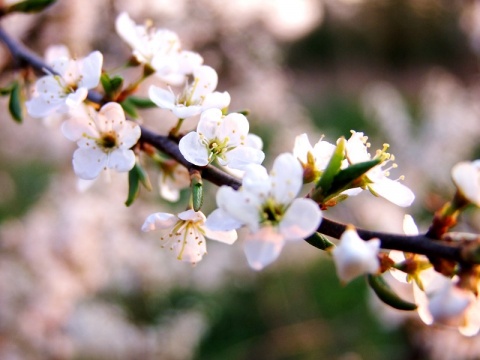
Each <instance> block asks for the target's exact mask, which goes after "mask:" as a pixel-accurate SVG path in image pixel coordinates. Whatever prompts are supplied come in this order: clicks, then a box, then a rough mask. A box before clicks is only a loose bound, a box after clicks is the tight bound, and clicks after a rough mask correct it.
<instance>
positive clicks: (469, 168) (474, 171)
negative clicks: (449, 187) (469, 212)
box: [452, 160, 480, 206]
mask: <svg viewBox="0 0 480 360" xmlns="http://www.w3.org/2000/svg"><path fill="white" fill-rule="evenodd" d="M452 178H453V181H454V182H455V185H456V186H457V188H458V191H459V192H460V193H462V195H463V196H464V197H465V198H466V199H467V200H468V201H470V202H471V203H472V204H475V205H476V206H480V160H475V161H471V162H470V161H462V162H460V163H458V164H456V165H455V166H454V167H453V168H452Z"/></svg>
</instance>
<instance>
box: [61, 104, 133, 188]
mask: <svg viewBox="0 0 480 360" xmlns="http://www.w3.org/2000/svg"><path fill="white" fill-rule="evenodd" d="M62 132H63V134H64V135H65V137H66V138H67V139H69V140H71V141H75V142H76V143H77V145H78V149H77V150H76V151H75V152H74V154H73V169H74V171H75V174H77V176H78V177H80V178H81V179H85V180H92V179H95V178H96V177H97V176H98V175H99V174H100V172H101V171H102V170H107V169H114V170H116V171H119V172H126V171H129V170H131V169H132V168H133V166H134V165H135V154H134V153H133V151H132V150H131V149H130V148H131V147H132V146H133V145H135V144H136V143H137V141H138V139H139V138H140V126H138V125H137V124H136V123H134V122H132V121H128V120H126V119H125V113H124V112H123V109H122V107H121V106H120V105H119V104H118V103H114V102H111V103H108V104H105V105H104V106H103V107H102V108H101V109H100V111H99V112H98V113H97V112H95V111H93V110H92V111H90V112H89V113H88V115H87V116H86V117H72V118H70V119H68V120H67V121H65V122H64V123H63V124H62Z"/></svg>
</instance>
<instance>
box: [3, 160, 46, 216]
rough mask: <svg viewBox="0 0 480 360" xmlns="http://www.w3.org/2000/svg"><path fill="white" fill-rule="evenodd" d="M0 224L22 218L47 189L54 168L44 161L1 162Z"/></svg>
mask: <svg viewBox="0 0 480 360" xmlns="http://www.w3.org/2000/svg"><path fill="white" fill-rule="evenodd" d="M0 169H2V171H1V175H2V178H1V180H2V182H4V183H0V187H2V189H1V191H0V194H1V195H0V196H1V199H0V223H1V222H3V221H5V220H6V219H8V218H13V217H20V216H21V215H23V214H24V213H26V212H27V210H28V209H29V208H30V207H31V206H32V205H33V204H35V202H36V201H37V200H38V199H39V198H40V196H41V195H42V193H43V192H44V191H45V190H46V189H47V186H48V184H49V181H50V177H51V175H52V173H53V170H54V169H53V168H52V167H51V166H50V165H48V164H47V163H43V162H42V161H38V160H37V161H34V160H30V161H29V162H23V163H13V162H6V163H5V162H2V161H1V160H0Z"/></svg>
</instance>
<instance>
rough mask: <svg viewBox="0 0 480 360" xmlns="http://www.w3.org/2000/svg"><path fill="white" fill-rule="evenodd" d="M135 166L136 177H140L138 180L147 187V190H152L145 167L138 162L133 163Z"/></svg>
mask: <svg viewBox="0 0 480 360" xmlns="http://www.w3.org/2000/svg"><path fill="white" fill-rule="evenodd" d="M135 168H136V169H137V172H138V178H139V179H140V182H141V183H142V185H143V186H144V187H145V189H147V190H148V191H151V190H152V183H151V182H150V178H149V177H148V174H147V172H146V171H145V169H144V168H143V167H142V166H141V165H140V164H139V163H136V164H135Z"/></svg>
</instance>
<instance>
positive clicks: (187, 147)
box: [178, 131, 209, 166]
mask: <svg viewBox="0 0 480 360" xmlns="http://www.w3.org/2000/svg"><path fill="white" fill-rule="evenodd" d="M178 148H179V149H180V152H181V153H182V155H183V157H184V158H185V159H186V160H187V161H188V162H190V163H192V164H195V165H198V166H206V165H208V163H209V159H208V151H207V148H206V147H205V145H204V144H202V141H201V140H200V136H199V135H198V134H197V133H196V132H195V131H192V132H190V133H188V134H187V135H185V136H184V137H182V138H181V139H180V142H179V143H178Z"/></svg>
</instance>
